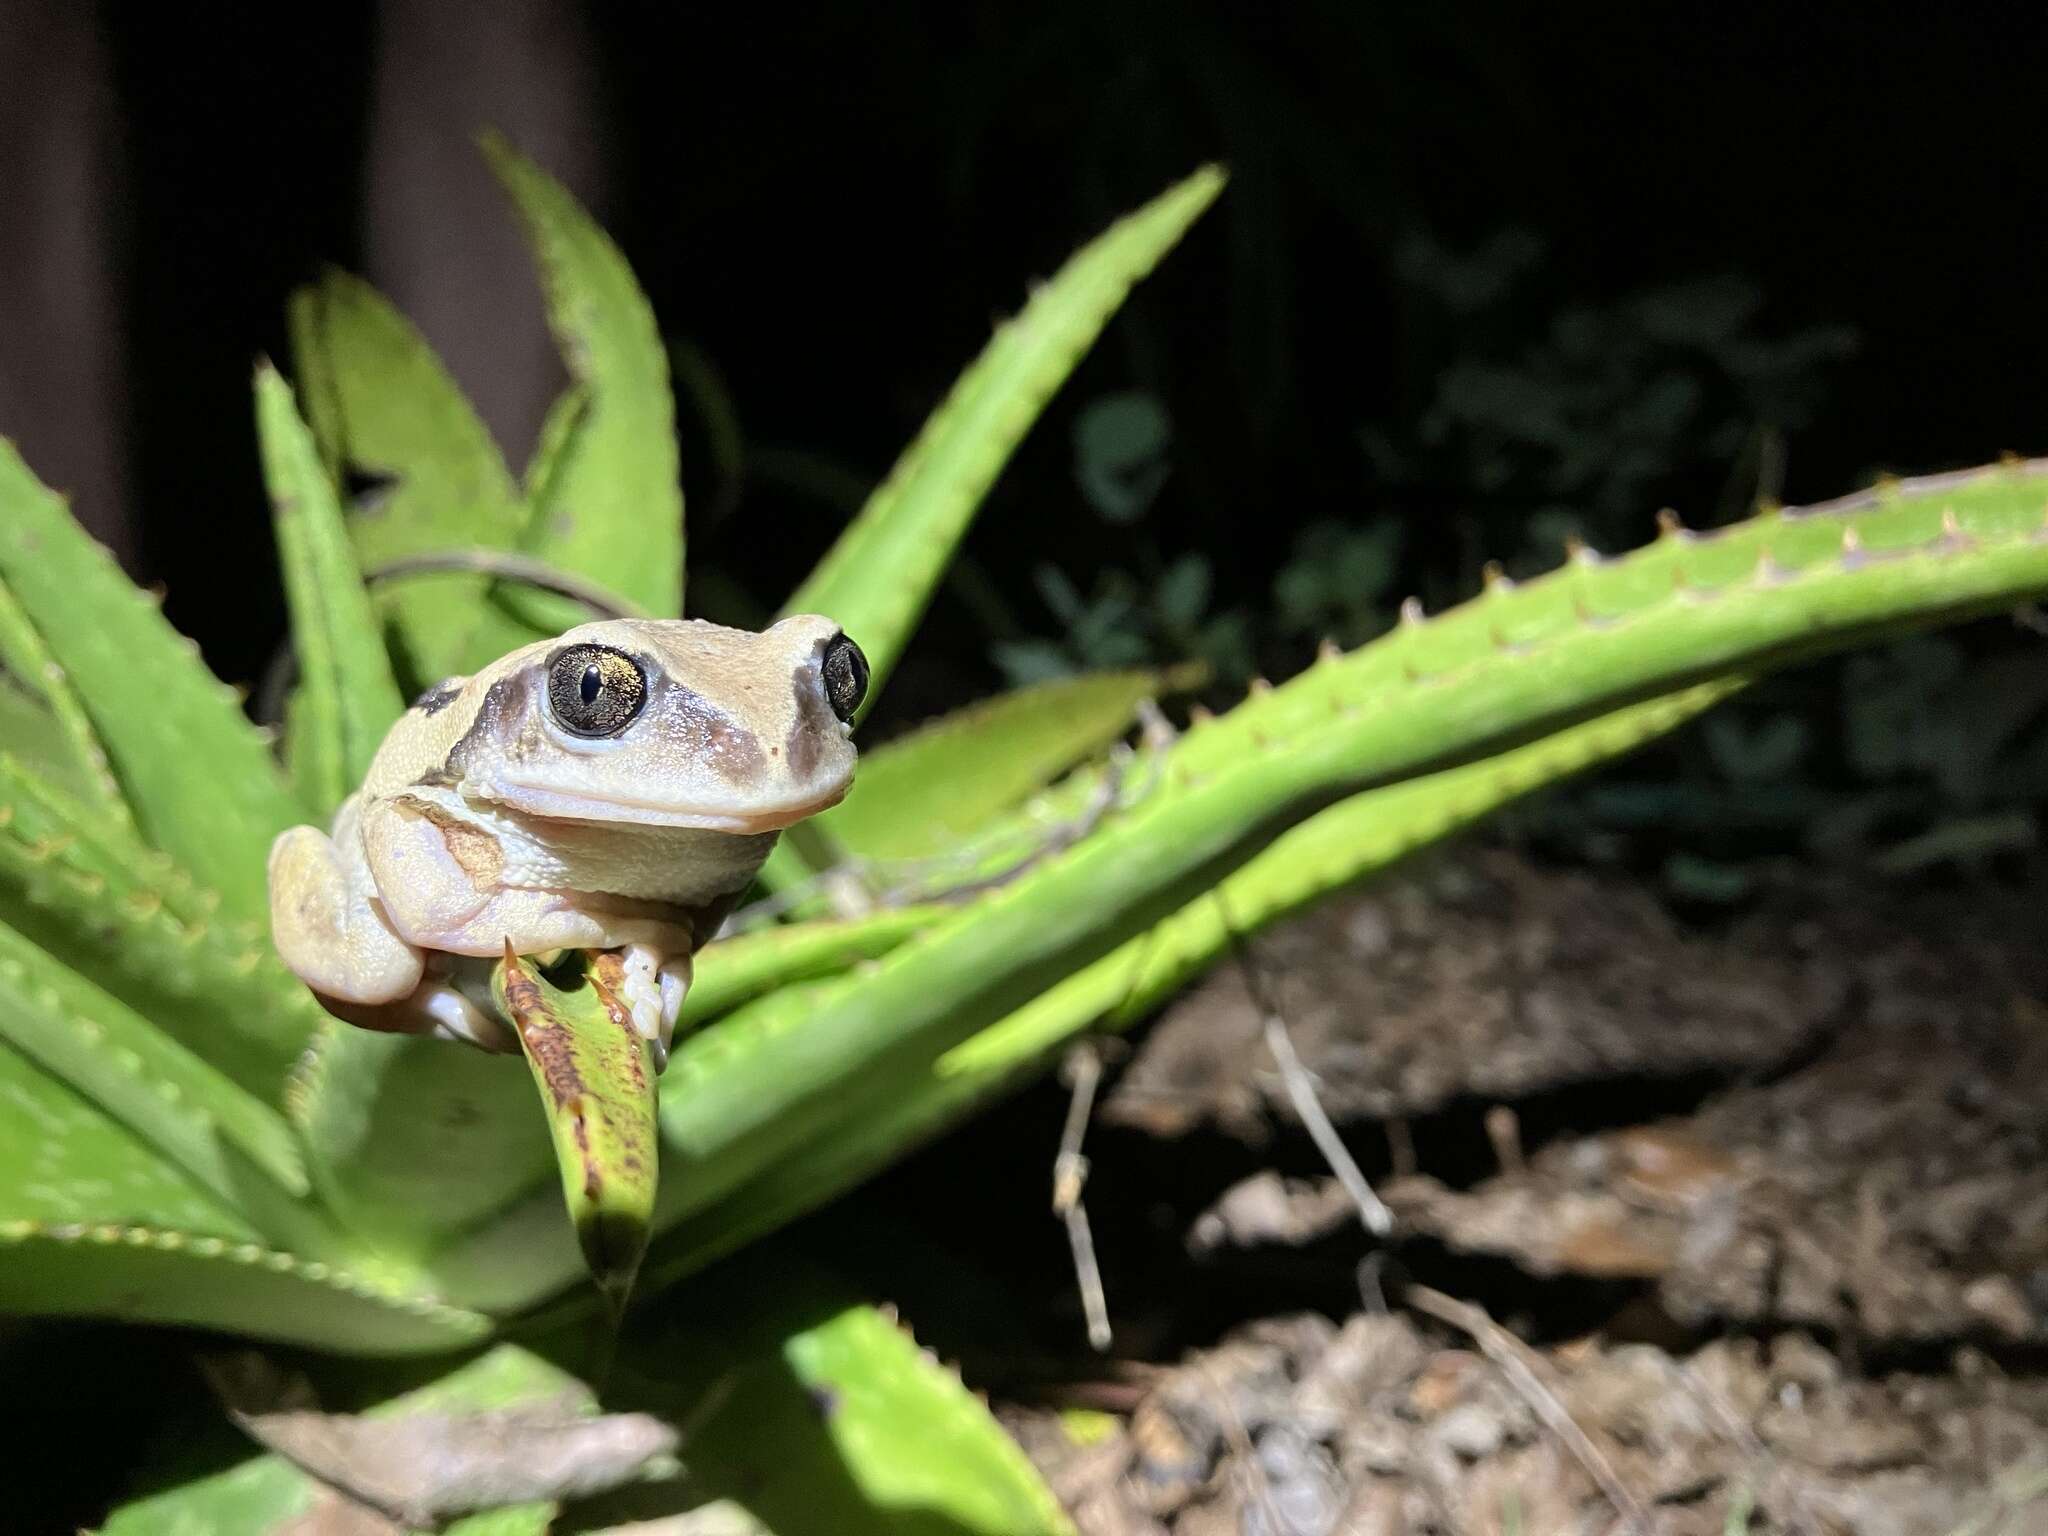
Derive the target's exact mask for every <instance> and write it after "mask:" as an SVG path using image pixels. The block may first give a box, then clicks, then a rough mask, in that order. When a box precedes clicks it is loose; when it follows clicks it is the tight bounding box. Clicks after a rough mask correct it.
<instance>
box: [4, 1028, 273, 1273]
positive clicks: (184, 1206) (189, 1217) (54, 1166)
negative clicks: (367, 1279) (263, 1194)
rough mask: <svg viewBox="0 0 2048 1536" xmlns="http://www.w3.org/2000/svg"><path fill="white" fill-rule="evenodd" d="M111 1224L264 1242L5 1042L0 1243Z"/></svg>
mask: <svg viewBox="0 0 2048 1536" xmlns="http://www.w3.org/2000/svg"><path fill="white" fill-rule="evenodd" d="M108 1224H112V1225H116V1226H141V1227H161V1228H165V1229H168V1230H175V1231H184V1232H193V1233H206V1234H209V1235H211V1236H215V1237H223V1238H229V1239H232V1240H235V1241H238V1242H248V1241H254V1240H255V1238H256V1236H257V1233H256V1230H255V1229H254V1228H253V1227H251V1226H250V1225H249V1224H248V1223H247V1222H246V1221H245V1220H244V1219H243V1218H242V1217H241V1216H240V1215H238V1214H237V1213H236V1212H235V1211H234V1210H233V1209H232V1208H231V1207H230V1206H229V1205H226V1204H223V1203H222V1202H221V1201H220V1200H219V1199H218V1198H217V1197H215V1196H214V1195H213V1194H211V1193H209V1192H208V1191H207V1190H206V1189H205V1188H203V1187H202V1186H201V1185H200V1184H199V1182H198V1181H197V1180H195V1179H194V1178H193V1177H192V1176H191V1175H190V1174H188V1173H186V1172H184V1170H182V1169H181V1168H179V1167H178V1165H177V1164H175V1163H173V1162H172V1161H171V1160H170V1159H169V1158H167V1157H165V1156H164V1154H163V1153H162V1152H160V1151H158V1150H157V1149H156V1148H155V1147H153V1146H151V1145H149V1144H148V1143H147V1142H145V1141H143V1140H142V1139H141V1138H140V1137H138V1136H137V1135H136V1134H135V1133H134V1132H132V1131H130V1130H129V1129H127V1128H126V1127H125V1126H123V1125H122V1124H121V1123H120V1122H119V1121H117V1120H115V1119H114V1118H113V1117H112V1116H110V1115H109V1114H108V1113H107V1112H106V1111H105V1110H103V1109H100V1108H99V1107H97V1106H96V1105H94V1104H93V1103H92V1101H91V1100H89V1099H87V1098H85V1097H84V1096H83V1095H81V1094H80V1093H79V1092H78V1091H77V1090H76V1089H74V1088H71V1087H69V1086H67V1085H66V1084H65V1083H64V1082H63V1081H62V1080H61V1079H59V1078H57V1077H56V1076H54V1075H52V1074H51V1073H50V1072H48V1071H46V1070H45V1069H44V1068H43V1067H42V1066H40V1065H39V1064H38V1063H37V1062H35V1061H34V1060H33V1059H32V1058H30V1057H28V1056H26V1055H24V1054H23V1053H22V1052H21V1051H19V1050H17V1049H16V1048H15V1047H13V1046H12V1045H9V1044H7V1043H6V1042H5V1041H4V1040H0V1236H4V1235H6V1234H10V1233H11V1234H12V1235H13V1236H14V1237H16V1238H19V1237H25V1236H27V1235H28V1234H29V1233H30V1232H32V1231H37V1230H42V1229H45V1228H58V1229H64V1230H71V1229H77V1230H80V1231H83V1230H84V1229H85V1228H86V1227H91V1226H103V1225H108Z"/></svg>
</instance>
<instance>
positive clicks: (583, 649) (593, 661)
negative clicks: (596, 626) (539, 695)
mask: <svg viewBox="0 0 2048 1536" xmlns="http://www.w3.org/2000/svg"><path fill="white" fill-rule="evenodd" d="M646 702H647V674H646V673H645V672H643V671H641V670H640V663H639V662H637V661H635V660H634V659H633V658H632V657H630V656H628V655H627V654H626V653H625V652H624V651H615V650H613V649H612V648H611V647H610V646H608V645H572V646H569V647H567V648H566V649H564V650H559V651H557V652H555V654H554V656H553V657H552V658H550V660H549V661H548V709H549V711H550V712H551V713H552V714H553V715H554V717H555V723H556V724H557V725H559V726H560V727H561V728H562V729H563V730H565V731H567V732H568V733H569V734H570V735H572V736H616V735H618V734H619V732H621V731H623V730H624V729H625V728H626V727H627V726H629V725H631V724H632V723H633V718H634V716H636V715H638V714H639V713H640V706H641V705H643V704H645V703H646Z"/></svg>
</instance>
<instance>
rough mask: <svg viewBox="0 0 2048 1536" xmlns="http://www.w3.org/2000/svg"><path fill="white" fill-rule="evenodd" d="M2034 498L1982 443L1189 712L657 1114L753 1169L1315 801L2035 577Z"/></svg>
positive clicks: (1492, 601) (1068, 967)
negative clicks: (1082, 798) (1155, 767)
mask: <svg viewBox="0 0 2048 1536" xmlns="http://www.w3.org/2000/svg"><path fill="white" fill-rule="evenodd" d="M2044 503H2048V474H2044V472H2043V471H2042V470H2041V469H2031V470H2029V469H2023V468H2012V469H2000V470H1991V471H1985V472H1980V473H1977V474H1974V475H1969V476H1961V477H1945V478H1943V479H1941V480H1939V481H1933V482H1920V483H1913V484H1908V485H1904V486H1894V487H1889V488H1886V489H1884V490H1882V491H1879V492H1873V493H1871V494H1870V495H1869V496H1866V497H1860V498H1855V499H1853V500H1851V501H1849V502H1845V503H1842V504H1838V505H1835V506H1831V507H1829V508H1826V509H1817V510H1814V511H1811V512H1807V513H1804V514H1790V513H1773V514H1770V515H1769V516H1767V517H1763V518H1759V519H1756V520H1753V521H1752V522H1751V523H1747V524H1743V525H1740V526H1738V527H1734V528H1730V529H1726V530H1722V531H1721V532H1719V533H1717V534H1714V535H1712V536H1705V535H1702V536H1696V537H1689V538H1688V537H1680V536H1678V535H1675V534H1674V535H1673V536H1671V537H1668V538H1666V539H1664V540H1662V541H1660V542H1659V543H1658V544H1656V545H1654V546H1651V547H1650V548H1648V549H1645V550H1643V551H1640V552H1638V553H1637V554H1635V555H1631V556H1629V557H1627V558H1625V559H1620V560H1615V561H1612V562H1607V563H1604V564H1602V565H1599V566H1577V567H1574V568H1572V569H1569V570H1567V571H1565V572H1560V573H1558V574H1557V575H1555V576H1552V577H1549V578H1545V579H1543V580H1541V581H1537V582H1532V583H1529V584H1528V585H1526V586H1524V587H1521V588H1518V589H1514V590H1506V589H1505V588H1498V589H1496V590H1495V591H1493V592H1491V593H1490V594H1489V595H1487V596H1485V597H1483V598H1481V599H1478V600H1476V601H1475V602H1473V603H1470V604H1467V605H1465V607H1463V608H1460V609H1457V610H1454V611H1453V612H1452V613H1450V614H1447V615H1445V616H1443V617H1442V618H1440V619H1437V620H1435V621H1433V622H1430V623H1418V624H1414V625H1410V626H1404V627H1403V629H1401V630H1400V631H1398V632H1397V633H1396V634H1394V635H1392V636H1390V637H1388V638H1387V639H1385V640H1382V641H1379V642H1376V643H1375V644H1373V645H1370V646H1367V647H1365V648H1364V649H1363V650H1360V651H1358V652H1355V653H1353V654H1352V655H1350V656H1348V657H1339V658H1333V659H1330V660H1327V661H1324V662H1322V663H1319V664H1318V665H1317V666H1315V667H1313V668H1312V669H1310V670H1309V671H1308V672H1306V673H1304V674H1302V675H1301V676H1300V677H1297V678H1295V679H1293V680H1292V681H1290V682H1289V683H1287V684H1285V685H1284V686H1282V687H1280V688H1276V689H1273V690H1271V691H1270V692H1268V693H1265V694H1263V695H1257V696H1254V697H1253V698H1251V699H1250V700H1248V701H1247V702H1246V703H1245V704H1244V705H1242V706H1240V707H1239V708H1238V709H1236V710H1234V711H1232V712H1231V714H1229V715H1228V716H1225V717H1223V718H1221V719H1218V720H1215V721H1212V722H1209V723H1206V724H1202V725H1199V726H1197V727H1196V728H1194V729H1193V730H1191V731H1190V732H1189V733H1188V735H1186V736H1185V737H1183V738H1182V740H1181V741H1180V743H1179V744H1178V745H1177V746H1176V747H1175V748H1174V749H1173V751H1172V752H1171V753H1170V754H1169V755H1168V757H1167V759H1166V762H1165V764H1164V771H1163V774H1162V776H1161V779H1160V782H1159V783H1158V785H1157V787H1156V788H1155V789H1154V791H1153V792H1152V793H1151V794H1150V795H1149V796H1147V797H1146V798H1144V799H1142V800H1140V801H1139V802H1138V803H1137V804H1135V805H1134V806H1132V807H1130V808H1129V809H1128V810H1126V811H1124V812H1123V813H1122V814H1120V815H1118V816H1116V817H1112V818H1111V819H1110V820H1109V821H1108V822H1107V823H1106V824H1105V825H1104V826H1103V827H1102V828H1101V829H1099V830H1098V831H1097V832H1096V833H1095V834H1094V835H1093V836H1091V837H1089V838H1088V839H1086V840H1085V841H1083V842H1081V843H1080V844H1079V845H1078V846H1076V847H1074V848H1072V849H1069V850H1068V851H1066V852H1065V853H1063V854H1059V855H1057V856H1055V857H1053V858H1051V859H1049V860H1047V861H1045V862H1044V863H1042V864H1040V865H1039V866H1037V867H1036V868H1034V869H1032V870H1030V871H1028V872H1026V873H1025V874H1023V875H1022V876H1020V877H1019V878H1018V879H1016V880H1015V881H1013V882H1012V883H1010V884H1009V885H1007V886H1005V887H1003V888H1002V889H1000V890H997V891H996V892H994V893H993V894H992V895H989V896H988V897H986V898H984V899H983V900H981V901H980V902H978V903H976V904H975V905H974V906H973V907H972V908H971V909H970V911H969V913H967V914H966V915H964V916H963V917H962V918H959V919H955V920H954V921H953V922H951V923H947V924H943V925H941V926H939V927H938V928H936V929H935V930H933V931H932V932H930V933H929V934H926V935H923V936H920V937H918V938H915V939H912V940H910V941H909V942H907V943H905V944H903V945H902V946H901V947H899V948H897V949H896V950H894V951H893V952H891V953H890V954H889V955H888V956H887V957H886V958H884V959H882V960H880V961H878V962H877V963H876V966H875V970H874V973H873V974H872V975H871V976H869V977H866V978H864V979H863V980H862V982H861V984H860V985H859V986H849V987H847V988H846V989H844V991H843V992H842V993H841V994H840V995H838V996H837V997H835V998H834V999H833V1000H832V1001H831V1002H830V1003H829V1004H827V1005H823V1006H817V1007H814V1008H812V1009H811V1010H810V1011H809V1012H808V1013H807V1014H806V1016H805V1017H804V1018H803V1019H801V1020H800V1021H796V1022H793V1023H792V1024H791V1025H790V1027H788V1028H787V1029H786V1030H783V1031H779V1032H767V1033H763V1032H760V1031H756V1030H751V1029H747V1028H745V1027H743V1026H741V1025H740V1024H739V1021H740V1020H742V1019H744V1018H745V1017H746V1015H745V1013H742V1014H738V1015H734V1016H733V1017H732V1018H730V1019H727V1020H724V1021H720V1022H719V1023H715V1024H713V1025H711V1026H709V1027H708V1028H706V1029H705V1030H703V1031H702V1032H700V1033H699V1034H697V1035H695V1036H693V1037H692V1038H691V1039H689V1040H687V1041H685V1042H683V1043H682V1045H681V1046H680V1047H679V1048H678V1050H677V1053H676V1059H675V1061H674V1063H673V1064H672V1065H671V1068H670V1071H669V1075H668V1079H667V1082H666V1083H665V1085H664V1091H663V1104H662V1119H663V1126H664V1133H665V1135H666V1136H667V1138H668V1140H669V1142H670V1144H671V1145H672V1146H674V1147H676V1148H677V1149H678V1150H686V1151H687V1154H688V1156H689V1158H690V1160H691V1161H692V1162H693V1163H694V1162H696V1161H697V1160H698V1159H704V1160H707V1161H709V1162H711V1163H713V1164H715V1167H716V1172H717V1176H718V1178H719V1179H721V1180H725V1179H730V1178H732V1177H734V1176H735V1175H736V1174H740V1173H751V1172H754V1171H758V1170H760V1169H762V1168H764V1167H766V1166H767V1164H768V1163H769V1162H770V1161H772V1160H773V1158H774V1157H775V1156H777V1155H779V1153H781V1152H782V1151H785V1150H787V1147H788V1145H789V1144H790V1142H791V1140H792V1139H793V1138H794V1137H796V1136H797V1135H798V1134H799V1132H798V1131H797V1129H796V1128H797V1127H801V1126H803V1125H805V1124H807V1123H809V1121H808V1119H807V1117H813V1116H819V1115H824V1114H826V1113H828V1112H829V1106H830V1104H831V1102H833V1101H835V1100H838V1099H842V1098H843V1096H844V1093H845V1086H844V1085H845V1084H847V1083H849V1082H853V1081H857V1080H859V1079H860V1078H861V1077H862V1076H863V1075H866V1074H869V1073H885V1072H887V1071H889V1070H890V1066H889V1064H890V1063H892V1062H895V1061H899V1060H904V1059H908V1060H909V1061H911V1062H913V1063H914V1062H916V1061H918V1060H920V1059H929V1058H930V1057H931V1056H933V1055H936V1054H938V1053H940V1052H942V1051H944V1050H946V1049H948V1048H950V1047H951V1046H952V1045H954V1044H957V1043H958V1042H959V1040H960V1039H962V1038H964V1037H965V1035H966V1034H968V1033H971V1032H972V1030H973V1029H974V1028H975V1027H977V1026H978V1025H979V1024H982V1023H986V1022H990V1021H992V1020H993V1019H994V1018H996V1017H999V1016H1000V1015H1001V1014H1002V1013H1005V1012H1008V1011H1010V1010H1011V1009H1013V1008H1016V1007H1018V1006H1021V1005H1022V1004H1023V1003H1024V1002H1025V1001H1026V1000H1027V999H1028V998H1029V997H1030V996H1032V995H1034V993H1035V992H1037V991H1038V990H1041V989H1042V988H1043V987H1044V986H1046V985H1048V984H1050V983H1051V982H1052V981H1054V980H1056V979H1057V978H1058V977H1059V976H1061V975H1064V974H1067V973H1069V972H1071V971H1072V970H1075V969H1078V968H1079V967H1081V966H1084V965H1087V964H1089V963H1091V962H1093V961H1094V960H1096V959H1098V958H1100V957H1101V956H1102V955H1103V954H1105V953H1108V952H1109V951H1110V950H1112V949H1114V948H1115V947H1116V946H1117V945H1119V944H1120V943H1122V942H1123V941H1124V940H1125V939H1127V938H1130V937H1132V936H1134V935H1136V934H1137V933H1139V932H1142V931H1143V930H1144V929H1146V928H1147V927H1149V926H1151V924H1152V923H1154V922H1156V921H1158V920H1159V919H1160V918H1162V917H1164V916H1165V915H1166V914H1167V913H1169V912H1171V911H1173V910H1174V909H1176V908H1177V907H1179V906H1180V905H1182V904H1184V903H1185V902H1186V901H1188V900H1189V899H1191V898H1192V897H1193V896H1194V895H1195V894H1197V893H1198V892H1200V891H1201V890H1203V889H1205V888H1206V887H1207V886H1209V885H1211V884H1213V883H1214V882H1215V881H1216V880H1218V879H1221V878H1223V877H1224V876H1226V875H1228V874H1229V873H1230V872H1231V871H1232V870H1233V869H1235V868H1236V867H1238V866H1239V865H1241V864H1242V863H1244V862H1245V861H1246V860H1247V859H1249V858H1250V857H1252V856H1253V855H1255V854H1256V853H1257V852H1258V851H1259V849H1260V847H1261V846H1263V845H1264V843H1266V842H1268V841H1270V840H1271V838H1272V837H1273V836H1275V835H1277V833H1278V832H1279V831H1281V830H1284V828H1285V827H1286V826H1287V825H1288V824H1290V823H1292V822H1296V821H1299V820H1301V819H1303V818H1305V817H1306V816H1308V815H1309V814H1311V813H1313V812H1314V811H1315V810H1317V809H1319V808H1321V807H1322V806H1325V805H1328V804H1331V803H1333V802H1334V801H1336V800H1338V799H1341V798H1344V797H1346V796H1348V795H1351V794H1355V793H1357V792H1359V791H1360V790H1363V789H1366V788H1370V787H1372V786H1374V785H1378V784H1384V783H1387V782H1390V781H1393V780H1395V779H1398V778H1400V777H1402V776H1404V775H1412V774H1414V773H1417V772H1419V771H1422V770H1425V769H1427V768H1430V767H1432V766H1435V765H1439V764H1446V763H1455V762H1457V761H1460V760H1462V759H1469V758H1472V757H1475V756H1479V755H1482V754H1484V753H1486V752H1489V751H1497V750H1499V749H1501V748H1502V747H1505V746H1508V745H1511V744H1513V743H1515V742H1516V741H1519V740H1528V739H1531V738H1533V737H1536V736H1539V735H1542V734H1544V733H1546V732H1551V731H1555V730H1558V729H1560V728H1562V727H1564V726H1566V725H1568V724H1570V723H1572V722H1573V721H1575V720H1578V719H1582V718H1585V717H1587V716H1589V715H1591V714H1595V713H1598V712H1600V711H1602V710H1607V709H1612V708H1615V707H1618V706H1620V705H1621V704H1623V703H1626V702H1628V701H1629V700H1630V699H1632V698H1640V697H1643V696H1645V695H1648V694H1654V693H1656V692H1658V691H1661V690H1668V689H1675V688H1678V687H1681V686H1684V685H1686V684H1688V683H1690V682H1691V681H1693V680H1695V679H1699V678H1701V677H1706V676H1711V675H1713V674H1714V673H1716V672H1719V671H1723V670H1731V669H1737V668H1759V667H1765V666H1768V665H1771V664H1773V663H1776V662H1779V661H1782V660H1785V659H1788V658H1789V657H1791V656H1794V655H1799V654H1805V653H1809V652H1812V651H1815V650H1818V649H1822V648H1825V647H1826V646H1828V645H1836V646H1839V645H1843V644H1846V643H1848V642H1849V641H1851V640H1852V639H1860V638H1862V637H1864V636H1865V635H1867V634H1868V633H1869V632H1870V631H1871V630H1872V629H1873V628H1875V627H1879V626H1889V627H1893V628H1898V627H1905V626H1910V625H1912V624H1915V623H1926V622H1930V621H1932V620H1934V619H1937V618H1947V617H1955V616H1957V615H1960V614H1966V613H1970V612H1981V611H1985V610H1987V609H1990V608H1995V607H1998V606H2002V605H2010V604H2012V603H2014V602H2017V601H2020V600H2023V599H2024V598H2026V597H2028V596H2031V595H2033V594H2036V593H2038V592H2041V591H2043V590H2048V538H2043V537H2042V534H2043V528H2044ZM1652 615H1654V616H1655V618H1654V622H1653V621H1652V619H1651V616H1652ZM772 1001H773V1000H771V1004H772ZM771 1041H772V1042H773V1043H772V1046H771V1045H770V1044H769V1042H771Z"/></svg>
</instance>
